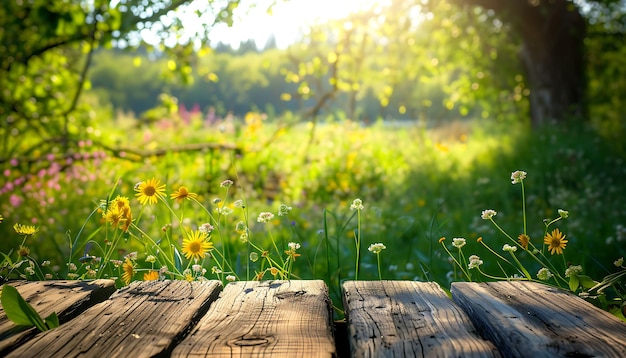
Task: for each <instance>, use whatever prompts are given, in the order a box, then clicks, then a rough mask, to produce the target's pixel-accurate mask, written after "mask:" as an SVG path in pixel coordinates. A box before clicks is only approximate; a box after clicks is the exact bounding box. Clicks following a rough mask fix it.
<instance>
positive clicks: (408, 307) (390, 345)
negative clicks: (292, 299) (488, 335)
mask: <svg viewBox="0 0 626 358" xmlns="http://www.w3.org/2000/svg"><path fill="white" fill-rule="evenodd" d="M342 288H343V292H344V295H343V296H344V307H345V310H346V320H347V324H348V330H349V331H348V335H349V337H350V347H351V351H352V356H353V357H426V356H428V357H433V356H437V357H490V356H492V357H493V356H498V351H497V350H496V348H495V347H494V346H493V345H492V344H491V343H490V342H488V341H485V340H483V339H481V338H480V337H479V336H478V334H476V333H475V330H474V327H473V326H472V324H471V322H470V321H469V319H468V318H467V316H466V315H465V314H464V313H463V312H462V310H461V309H460V308H459V307H457V306H456V305H455V304H454V303H453V302H452V301H451V300H450V298H449V297H448V296H447V295H446V294H445V292H444V291H443V290H442V289H441V287H439V285H438V284H436V283H434V282H415V281H347V282H345V283H344V284H343V285H342Z"/></svg>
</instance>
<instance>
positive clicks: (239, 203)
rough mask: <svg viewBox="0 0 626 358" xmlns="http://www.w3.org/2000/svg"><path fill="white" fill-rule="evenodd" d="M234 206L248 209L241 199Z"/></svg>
mask: <svg viewBox="0 0 626 358" xmlns="http://www.w3.org/2000/svg"><path fill="white" fill-rule="evenodd" d="M233 205H234V206H235V207H236V208H245V207H246V206H245V205H244V203H243V200H241V199H237V200H235V202H234V203H233Z"/></svg>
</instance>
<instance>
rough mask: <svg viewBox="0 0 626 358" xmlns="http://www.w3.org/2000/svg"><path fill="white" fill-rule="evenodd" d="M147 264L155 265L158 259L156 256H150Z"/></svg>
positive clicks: (147, 258)
mask: <svg viewBox="0 0 626 358" xmlns="http://www.w3.org/2000/svg"><path fill="white" fill-rule="evenodd" d="M146 262H148V263H151V264H153V263H155V262H156V257H154V255H148V256H147V257H146Z"/></svg>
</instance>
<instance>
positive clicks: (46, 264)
mask: <svg viewBox="0 0 626 358" xmlns="http://www.w3.org/2000/svg"><path fill="white" fill-rule="evenodd" d="M46 266H50V261H48V260H46V261H44V262H42V263H41V267H46Z"/></svg>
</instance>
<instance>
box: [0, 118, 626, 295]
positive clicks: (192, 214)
mask: <svg viewBox="0 0 626 358" xmlns="http://www.w3.org/2000/svg"><path fill="white" fill-rule="evenodd" d="M281 127H282V124H281V122H280V121H278V120H276V121H272V120H263V119H262V118H261V117H260V116H258V115H252V114H251V115H249V116H247V118H246V120H245V122H243V121H242V122H233V123H224V124H223V125H221V126H215V127H211V128H207V127H204V126H202V124H201V123H200V122H199V121H198V120H197V119H196V120H193V121H192V122H191V123H189V124H184V123H182V122H163V123H157V124H154V125H152V126H149V127H137V126H136V125H135V124H134V123H133V122H132V119H130V120H129V119H124V118H120V119H118V121H117V122H115V123H102V124H100V127H99V128H95V130H94V131H93V133H99V136H97V135H94V138H93V139H94V140H95V141H98V142H104V143H108V144H109V145H111V144H112V145H119V146H122V147H128V148H141V149H142V150H146V151H152V150H157V149H159V148H169V147H177V146H183V145H186V144H188V143H202V142H216V143H235V144H236V145H237V146H238V147H240V148H241V149H242V150H241V152H240V153H234V152H233V151H228V150H226V151H218V150H205V151H202V152H169V153H166V154H165V155H162V156H161V155H154V156H148V157H145V158H140V159H139V160H138V161H133V160H129V158H131V159H132V158H135V157H134V156H133V155H132V154H131V153H127V154H126V155H125V156H123V157H119V156H114V155H112V154H111V152H107V154H106V155H105V156H102V157H101V156H100V155H97V159H93V158H92V157H93V156H92V157H90V158H89V159H86V160H83V159H81V158H79V157H78V156H77V157H76V158H77V159H76V160H75V161H74V163H73V165H71V166H68V167H63V168H62V169H60V170H48V171H47V172H44V173H39V175H34V176H32V177H26V176H25V175H26V172H27V170H28V168H27V167H26V166H23V165H21V164H19V163H18V164H17V165H15V166H10V167H7V168H5V171H4V174H5V178H6V179H7V182H14V181H15V180H19V178H21V177H24V178H26V179H25V182H24V183H20V184H19V185H16V189H14V190H10V191H8V190H5V192H3V193H2V194H0V203H1V204H0V210H1V211H0V214H2V216H3V217H4V222H3V223H1V224H0V235H2V237H3V240H2V242H1V243H0V251H1V252H3V253H5V254H10V255H9V256H10V257H13V259H14V260H17V259H15V251H16V250H17V248H18V246H19V245H20V243H21V242H22V239H23V237H20V236H18V235H16V234H15V232H14V231H13V229H12V226H13V224H14V223H22V224H29V225H30V224H32V225H36V226H37V227H38V228H39V232H38V233H37V234H35V235H34V236H33V237H29V238H28V239H27V241H26V242H25V246H27V247H28V248H29V249H30V257H32V258H34V259H35V261H37V262H38V263H41V262H42V261H43V260H50V261H51V265H50V266H47V267H45V268H42V270H43V271H44V272H47V273H50V274H52V275H53V277H65V276H66V274H67V265H66V264H67V263H68V261H71V262H74V263H76V264H77V265H78V264H80V262H79V258H80V257H83V256H85V255H94V256H102V254H103V250H106V249H102V250H101V248H106V244H105V243H104V240H105V239H110V238H111V236H109V235H113V231H112V230H111V229H106V228H105V225H104V223H103V222H102V215H101V213H99V212H95V213H94V214H93V215H91V216H90V213H92V212H94V210H95V209H96V207H97V205H98V204H99V203H100V201H101V200H103V199H107V197H115V196H116V195H123V196H127V197H129V198H130V199H131V206H132V208H133V217H134V218H135V219H136V220H137V226H138V228H141V230H143V231H144V232H145V233H146V234H147V235H150V236H151V237H153V238H160V237H162V234H161V229H162V227H163V226H165V225H167V224H173V225H174V228H176V225H179V224H178V223H177V219H176V215H181V213H184V220H182V221H181V223H180V224H182V225H183V226H184V225H187V226H190V227H197V226H198V225H201V224H202V223H204V222H209V221H210V220H211V218H210V216H211V215H215V211H214V209H215V205H214V204H212V203H213V200H214V199H215V198H221V199H222V200H224V202H225V203H226V205H231V206H232V203H233V201H234V200H237V199H242V200H244V202H245V204H246V205H245V210H240V209H238V208H233V209H234V212H233V214H231V215H229V216H227V217H222V218H220V219H219V220H220V223H221V225H222V227H221V228H220V236H219V239H218V237H217V236H216V235H214V238H213V241H214V242H215V245H216V247H217V248H219V249H220V250H223V251H222V252H223V254H224V256H225V257H226V258H227V259H228V260H229V261H230V263H231V265H232V267H233V269H234V270H235V271H236V273H237V276H238V277H239V278H240V279H250V278H252V277H251V275H252V276H253V274H254V270H255V269H256V270H259V269H261V262H262V260H259V261H257V262H250V261H249V260H248V257H249V253H250V250H251V249H250V246H249V245H248V244H247V243H245V242H242V241H241V240H240V239H239V236H240V234H239V233H236V232H235V230H234V228H235V225H236V223H237V222H238V221H242V220H243V221H245V222H246V223H247V225H248V227H249V229H250V232H251V240H254V241H253V242H254V243H255V244H257V245H258V246H259V247H264V248H268V249H269V248H272V249H271V251H272V250H273V247H274V244H272V243H271V240H270V237H271V238H273V240H274V242H275V244H276V247H277V248H278V251H281V250H283V249H286V247H287V243H288V242H298V243H300V244H301V245H302V248H301V249H299V250H298V252H299V253H301V254H302V256H300V257H298V258H297V260H296V262H295V263H294V264H293V267H292V271H291V272H292V274H293V276H292V277H299V278H304V279H310V278H322V279H325V280H327V282H329V284H330V286H331V290H332V291H333V292H334V294H337V289H338V283H339V282H340V281H341V280H344V279H350V278H354V276H355V257H356V252H355V241H354V235H355V232H354V230H355V229H356V228H357V220H356V217H355V216H354V212H353V211H351V210H350V204H351V203H352V201H353V200H354V199H356V198H360V199H362V200H363V203H364V206H365V208H364V210H363V211H362V213H361V214H362V221H361V223H362V225H361V241H362V246H361V250H362V252H361V263H360V272H359V279H378V265H377V260H376V259H377V257H376V255H374V254H371V253H370V252H368V251H367V247H368V246H369V245H370V244H372V243H378V242H380V243H384V245H385V246H386V247H387V248H386V249H385V250H383V251H382V252H381V254H380V260H381V261H380V268H381V275H382V277H383V279H417V280H429V281H437V282H439V283H440V284H441V285H442V286H444V287H449V284H450V283H451V282H452V281H455V280H460V279H463V277H462V276H460V272H459V271H458V270H456V269H455V267H454V265H453V264H452V263H451V262H450V260H449V257H448V255H447V254H446V252H445V251H444V250H443V249H442V247H441V245H440V244H439V242H438V240H439V238H440V237H447V238H448V240H450V239H451V238H453V237H464V238H466V239H467V242H468V243H467V245H466V246H465V247H464V248H463V252H464V253H466V254H467V255H469V254H478V255H480V257H481V258H482V259H483V260H484V261H485V264H484V267H485V269H488V270H496V271H499V267H498V266H497V264H496V260H495V257H494V256H493V255H490V253H489V252H488V251H487V250H486V249H485V248H484V247H483V246H482V245H480V244H478V243H477V242H476V239H477V238H478V237H483V240H484V241H485V242H488V243H490V244H491V245H490V246H491V247H492V248H494V249H498V250H499V249H500V248H501V247H502V245H503V244H504V243H507V242H508V241H506V238H505V237H504V236H503V235H502V234H500V233H499V232H498V231H496V230H495V228H494V227H493V226H492V225H490V223H489V222H488V221H485V220H482V219H481V217H480V214H481V211H482V210H485V209H494V210H496V211H498V216H497V218H496V219H497V221H498V224H499V225H501V226H502V227H503V228H504V229H505V230H507V232H510V233H511V235H512V236H514V237H517V235H518V234H519V233H521V232H522V230H523V227H522V226H523V224H522V210H521V209H522V202H521V195H520V187H519V186H515V185H512V184H511V181H510V175H511V172H513V171H515V170H524V171H526V172H527V173H528V178H527V179H526V180H525V182H524V183H525V188H526V199H527V200H526V208H527V218H528V234H529V235H530V236H531V239H532V240H533V242H534V243H535V244H536V245H541V242H542V238H543V234H544V230H545V226H544V224H543V220H544V219H546V218H549V219H552V218H554V217H556V216H558V214H557V209H565V210H568V211H569V212H570V217H569V218H568V219H567V220H562V221H560V222H559V223H558V225H557V227H559V228H560V229H561V231H563V232H564V233H566V235H567V238H568V239H569V243H568V246H567V248H566V249H565V258H566V261H567V262H571V263H572V264H580V265H582V266H583V269H584V272H585V273H586V274H589V275H590V276H592V277H594V278H596V279H598V280H599V279H600V278H601V277H602V276H604V275H606V274H607V273H609V272H613V271H614V269H615V267H614V266H613V264H612V263H613V261H615V260H616V259H618V258H619V257H620V256H624V255H625V251H626V250H625V248H626V245H624V242H625V240H626V239H625V237H626V230H625V229H623V227H622V226H621V225H623V223H625V222H626V207H625V206H624V205H623V203H624V202H626V192H625V191H624V190H623V187H622V184H621V182H622V178H623V177H624V175H625V174H626V173H625V172H626V166H625V165H624V159H625V158H624V157H623V155H621V154H620V153H625V151H624V148H623V146H624V145H623V144H620V143H615V142H611V143H607V142H605V141H603V139H602V138H601V137H600V136H599V135H597V134H596V133H595V132H594V131H593V130H592V129H590V128H585V127H576V128H563V127H546V128H542V129H537V130H534V131H532V130H530V129H529V128H526V127H525V126H524V125H521V124H495V123H487V122H478V121H476V122H473V121H458V122H454V123H448V124H443V125H439V126H430V127H425V126H420V125H413V126H402V127H394V126H386V125H384V124H383V123H377V124H375V125H373V126H370V127H363V126H361V125H359V124H358V123H354V122H349V121H345V122H341V123H338V122H329V123H323V124H319V125H318V126H316V128H315V135H314V137H313V140H312V141H310V138H311V132H310V130H311V126H309V125H306V124H297V125H291V126H288V127H285V128H283V129H279V128H281ZM97 149H98V148H97V147H96V146H94V145H92V146H90V145H89V143H87V144H86V145H85V146H84V148H83V151H84V153H92V154H93V153H94V151H96V150H97ZM47 154H48V153H37V155H39V156H40V157H41V158H45V157H46V155H47ZM46 165H47V164H46V162H45V161H42V163H41V166H42V168H46ZM7 170H8V173H7ZM6 174H8V175H6ZM35 174H37V173H35ZM153 177H154V178H158V179H160V180H161V182H162V183H165V184H167V189H166V192H167V195H168V197H169V194H171V193H172V192H173V191H174V190H176V189H177V188H178V187H179V186H180V185H185V186H186V187H188V188H189V189H190V190H191V191H192V192H195V193H198V195H199V198H198V201H199V202H201V203H203V204H204V205H205V206H206V207H207V209H208V210H207V211H205V210H203V209H202V208H200V207H199V206H197V205H195V206H194V205H191V204H189V205H187V204H185V207H184V208H181V207H179V206H176V205H175V203H172V205H173V206H172V210H171V211H170V210H168V209H167V208H166V207H165V206H164V205H155V206H146V207H142V206H140V205H139V203H138V202H137V201H136V199H134V198H133V196H134V190H133V187H134V185H135V184H136V183H137V182H140V181H144V180H147V179H150V178H153ZM224 179H231V180H233V181H234V182H235V185H233V187H231V188H230V189H229V190H228V191H226V190H225V189H224V188H220V185H219V184H220V183H221V182H222V181H223V180H224ZM17 202H19V205H15V204H16V203H17ZM280 204H287V205H289V206H291V207H292V208H293V210H292V211H291V213H290V214H289V216H288V217H276V218H274V220H272V222H270V223H269V224H260V223H257V222H256V218H257V216H258V214H259V213H260V212H264V211H271V212H274V213H276V210H277V209H278V206H279V205H280ZM183 209H184V210H183ZM131 231H132V230H131ZM134 235H135V236H136V237H138V236H139V235H138V233H137V231H135V232H134ZM181 235H182V231H180V230H178V231H175V230H172V237H171V239H172V240H174V241H180V237H179V236H181ZM270 235H271V236H270ZM136 237H135V238H133V237H132V235H126V236H124V237H123V238H122V240H121V241H120V243H119V245H118V248H116V251H115V252H114V253H112V256H111V258H112V259H118V260H121V259H122V258H123V256H124V255H125V254H127V253H129V252H132V251H137V252H138V255H139V258H140V259H139V260H138V263H139V266H140V268H147V267H149V266H150V265H148V264H146V263H144V261H143V259H144V258H145V256H146V255H147V254H149V253H150V252H151V251H150V250H154V247H152V248H150V247H149V246H146V245H145V243H142V242H141V240H139V239H137V238H136ZM155 241H156V240H155ZM70 242H72V243H76V244H77V246H75V247H74V248H73V255H72V257H71V258H70V257H69V255H70V245H69V244H70ZM274 251H275V250H273V251H272V252H274ZM278 256H279V255H277V254H276V256H275V258H276V259H277V260H278ZM520 259H528V257H524V254H523V253H521V254H520ZM559 260H561V258H559ZM213 264H214V262H213V263H211V262H209V263H207V264H206V265H205V267H206V268H207V269H208V273H207V274H206V277H208V278H213V277H215V276H212V275H211V267H212V266H213ZM24 265H26V264H24ZM559 265H562V263H561V262H559ZM183 266H184V265H183ZM528 268H529V271H530V272H531V273H532V274H534V273H536V272H537V270H538V269H539V267H538V266H537V267H535V266H533V264H532V263H531V264H529V267H528ZM563 269H564V267H563ZM17 271H19V272H23V267H22V268H21V269H19V270H17ZM17 271H16V272H17ZM116 272H117V273H119V271H111V272H109V273H108V274H109V275H115V274H116ZM4 273H5V274H6V271H4ZM251 273H252V274H251ZM512 273H513V272H509V274H512ZM103 274H104V273H103ZM140 278H141V277H140V276H139V275H137V276H136V277H135V279H140ZM222 278H223V277H222ZM265 278H271V277H270V276H269V275H268V276H266V277H265Z"/></svg>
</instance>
